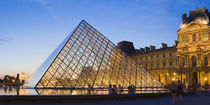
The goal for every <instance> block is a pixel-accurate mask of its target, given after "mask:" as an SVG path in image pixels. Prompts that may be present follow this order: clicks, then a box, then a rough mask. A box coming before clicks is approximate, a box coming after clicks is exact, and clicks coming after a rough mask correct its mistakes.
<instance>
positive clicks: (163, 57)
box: [118, 7, 210, 86]
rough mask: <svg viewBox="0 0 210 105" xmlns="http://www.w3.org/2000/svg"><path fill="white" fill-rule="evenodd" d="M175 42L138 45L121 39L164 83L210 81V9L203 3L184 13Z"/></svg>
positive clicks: (122, 47)
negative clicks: (137, 46) (202, 6)
mask: <svg viewBox="0 0 210 105" xmlns="http://www.w3.org/2000/svg"><path fill="white" fill-rule="evenodd" d="M177 35H178V39H177V41H175V45H174V46H167V44H165V43H162V47H161V48H159V49H156V47H155V46H152V45H150V47H145V48H140V49H135V48H134V46H133V43H132V42H128V41H122V42H119V43H118V47H119V48H120V49H122V50H123V51H124V52H125V53H127V55H129V56H130V57H132V58H133V59H134V60H136V62H138V64H139V65H141V66H142V67H143V68H145V69H146V70H147V71H149V72H150V73H151V74H152V75H153V76H154V77H155V78H156V79H158V80H159V81H161V82H162V83H163V84H164V85H167V84H169V83H171V82H172V81H178V80H181V81H182V83H184V84H185V85H186V86H188V85H191V84H192V83H200V84H201V85H202V86H203V85H204V84H205V83H209V84H210V13H209V11H208V10H207V9H206V8H205V7H204V8H202V9H196V10H194V11H190V13H189V16H187V14H185V13H184V14H183V15H182V23H181V25H180V27H179V29H178V30H177Z"/></svg>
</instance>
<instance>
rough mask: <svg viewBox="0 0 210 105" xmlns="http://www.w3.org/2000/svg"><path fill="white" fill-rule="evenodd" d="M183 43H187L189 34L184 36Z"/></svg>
mask: <svg viewBox="0 0 210 105" xmlns="http://www.w3.org/2000/svg"><path fill="white" fill-rule="evenodd" d="M182 43H187V36H186V35H184V36H182Z"/></svg>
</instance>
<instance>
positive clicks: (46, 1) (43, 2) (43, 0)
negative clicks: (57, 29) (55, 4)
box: [33, 0, 53, 11]
mask: <svg viewBox="0 0 210 105" xmlns="http://www.w3.org/2000/svg"><path fill="white" fill-rule="evenodd" d="M33 1H35V2H37V3H39V4H41V5H42V6H43V7H45V8H47V9H48V10H49V11H53V8H52V7H51V6H50V5H49V0H33Z"/></svg>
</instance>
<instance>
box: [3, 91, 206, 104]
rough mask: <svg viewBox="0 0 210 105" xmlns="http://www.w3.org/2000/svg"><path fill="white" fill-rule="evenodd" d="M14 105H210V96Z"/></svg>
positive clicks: (204, 94)
mask: <svg viewBox="0 0 210 105" xmlns="http://www.w3.org/2000/svg"><path fill="white" fill-rule="evenodd" d="M177 98H178V97H177ZM0 105H4V104H0ZM7 105H9V104H7ZM10 105H11V104H10ZM13 105H210V94H208V93H202V94H200V95H190V96H183V101H182V102H179V101H178V100H177V102H176V103H175V104H172V102H171V97H160V98H150V99H149V98H148V99H134V100H120V101H100V102H81V103H50V104H13Z"/></svg>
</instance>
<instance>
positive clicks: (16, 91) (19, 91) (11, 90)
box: [0, 87, 169, 95]
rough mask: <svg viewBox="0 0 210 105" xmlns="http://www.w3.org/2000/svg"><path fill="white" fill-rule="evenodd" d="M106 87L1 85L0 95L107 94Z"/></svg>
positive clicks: (155, 90) (145, 90)
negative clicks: (53, 87)
mask: <svg viewBox="0 0 210 105" xmlns="http://www.w3.org/2000/svg"><path fill="white" fill-rule="evenodd" d="M167 92H169V91H168V90H167V89H165V88H141V89H136V91H135V92H134V93H136V94H141V93H142V94H143V93H167ZM107 94H108V89H91V90H88V89H30V88H15V87H2V88H0V95H107ZM122 94H129V92H128V90H127V89H123V92H122Z"/></svg>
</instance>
